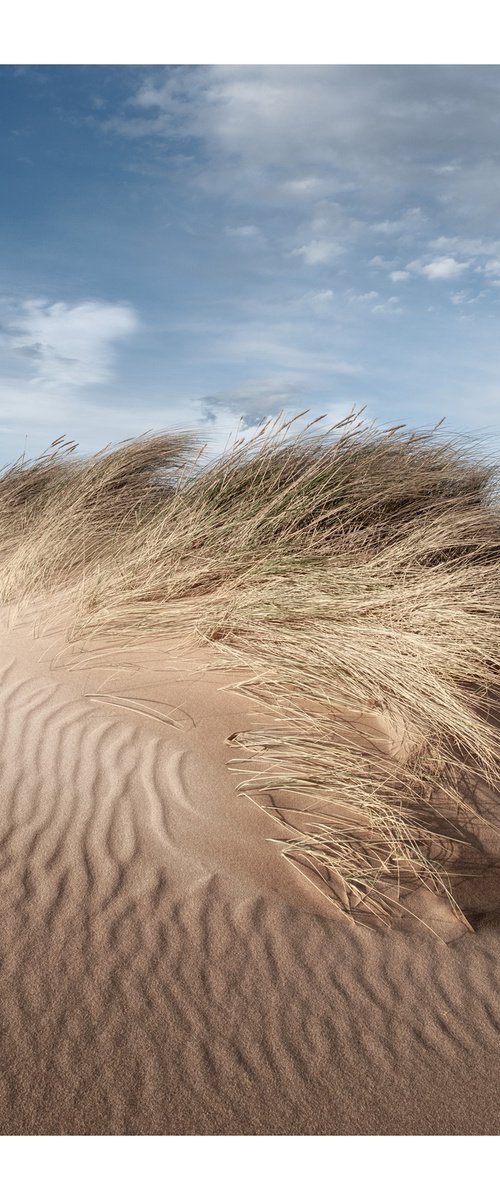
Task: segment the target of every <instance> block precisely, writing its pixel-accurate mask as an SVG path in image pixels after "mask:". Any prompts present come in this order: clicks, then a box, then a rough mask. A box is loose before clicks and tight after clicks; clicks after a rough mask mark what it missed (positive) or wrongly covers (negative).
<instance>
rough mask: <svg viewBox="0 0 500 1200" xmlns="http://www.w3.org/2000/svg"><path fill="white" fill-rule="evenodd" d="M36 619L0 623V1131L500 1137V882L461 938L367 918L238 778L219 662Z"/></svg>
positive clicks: (425, 897) (475, 896)
mask: <svg viewBox="0 0 500 1200" xmlns="http://www.w3.org/2000/svg"><path fill="white" fill-rule="evenodd" d="M44 622H45V626H46V618H43V619H42V614H41V613H38V614H37V611H36V610H33V609H32V610H31V611H27V612H26V613H24V614H13V613H10V614H8V613H4V620H3V629H2V651H1V661H0V739H1V740H0V745H1V748H2V750H1V753H2V766H1V804H0V852H1V853H0V953H1V959H2V970H1V974H0V1012H1V1018H2V1019H1V1025H0V1028H1V1033H0V1061H1V1063H2V1072H1V1081H0V1129H1V1132H2V1133H3V1134H101V1135H102V1134H355V1133H364V1134H370V1133H397V1134H403V1133H411V1134H425V1133H427V1134H438V1133H439V1134H465V1133H481V1134H485V1133H491V1134H498V1133H499V1132H500V1129H499V1117H498V1101H497V1091H498V1085H497V1080H498V1071H499V1068H500V1061H499V1060H500V1051H499V1047H498V1021H499V1018H500V1003H499V995H500V988H499V983H500V979H499V971H500V965H499V957H498V949H499V945H500V940H499V939H500V902H499V899H498V897H499V887H498V882H499V881H498V876H496V877H495V875H494V873H490V874H489V875H487V876H486V877H484V876H483V878H482V881H481V883H480V884H479V881H478V880H474V881H472V882H471V883H470V884H469V885H468V886H469V888H470V893H471V894H470V895H469V896H468V907H467V912H468V914H469V916H470V918H471V920H472V921H473V922H474V924H475V925H476V926H477V933H476V934H475V935H474V934H472V933H465V934H464V936H462V937H461V938H460V939H459V940H458V941H450V944H449V945H448V946H447V945H444V944H443V941H442V940H440V939H439V938H438V937H432V936H431V935H430V934H428V933H425V932H424V927H423V926H422V925H419V924H418V922H417V921H414V923H413V925H412V927H411V929H410V927H409V926H408V929H406V928H403V927H401V928H400V929H399V930H398V929H396V930H392V931H390V932H389V933H387V934H383V933H381V932H375V931H372V930H369V929H364V928H362V927H359V926H354V925H353V924H352V923H351V922H348V921H347V919H346V918H343V919H342V917H341V915H340V914H339V913H338V911H337V910H336V909H334V908H333V907H332V905H331V904H330V903H328V900H327V899H326V898H324V897H323V896H322V895H321V893H320V892H318V891H317V890H315V889H313V888H311V887H310V885H309V883H308V882H307V881H306V880H305V879H303V878H302V876H300V875H299V874H298V873H297V872H294V871H293V870H292V869H291V867H290V863H288V862H287V861H285V860H284V859H283V858H282V857H281V856H280V853H279V850H278V847H277V846H276V845H274V844H273V843H270V842H269V841H268V840H267V839H268V838H269V834H270V822H269V818H268V817H267V816H266V813H265V812H264V811H263V810H262V809H261V808H260V807H257V806H255V805H252V804H251V803H250V802H249V801H248V800H246V799H245V798H244V797H243V796H238V795H235V792H234V778H233V777H232V776H231V775H230V773H229V772H228V770H227V766H226V763H227V759H228V758H229V757H230V755H231V753H232V750H231V747H230V746H228V745H225V738H226V737H227V736H228V735H229V734H231V733H234V732H235V730H238V728H240V727H241V728H242V729H243V728H244V729H247V728H248V723H249V714H248V701H247V700H246V699H245V698H244V697H243V696H241V695H238V694H234V693H233V692H228V691H227V690H226V691H218V690H217V686H216V685H220V684H221V683H222V682H226V681H227V680H225V679H224V677H223V676H220V677H219V676H217V674H216V673H210V674H209V675H207V674H206V673H202V674H200V673H199V672H198V670H197V669H196V670H195V668H198V667H199V666H200V658H199V654H198V657H197V652H195V653H194V654H192V655H191V656H189V655H188V656H187V658H186V656H185V658H184V663H183V664H181V663H180V662H176V663H175V665H174V663H173V657H172V647H171V646H170V647H168V646H166V645H165V646H164V647H163V649H162V648H161V647H160V645H156V646H154V647H150V648H149V650H148V648H147V646H143V647H142V649H141V650H140V651H139V650H138V648H137V647H136V648H135V649H133V650H132V651H130V652H128V653H127V656H126V659H127V661H126V662H124V656H122V658H121V661H120V655H117V653H116V651H111V652H110V653H108V655H107V656H106V655H104V654H101V657H100V660H99V665H96V660H95V656H94V657H92V658H91V659H90V660H89V663H88V665H87V666H86V667H82V665H81V662H80V664H79V667H78V669H77V670H76V669H74V665H75V664H74V663H72V661H71V654H69V657H68V652H67V649H66V648H65V647H66V643H65V637H64V630H61V631H60V632H59V633H55V632H54V628H53V626H54V612H52V621H51V626H52V627H51V628H50V629H49V630H47V628H45V632H44ZM34 633H36V635H37V636H36V637H34V636H33V634H34ZM162 654H163V655H164V658H163V659H162ZM167 660H168V662H167ZM167 666H168V670H167ZM167 679H168V683H167V682H166V680H167ZM104 694H105V695H104ZM98 696H100V697H101V699H97V698H96V697H98ZM141 707H142V711H139V709H140V708H141ZM146 710H147V711H146ZM173 710H174V711H173ZM354 715H355V714H354ZM352 717H353V714H350V718H352ZM173 720H175V722H176V724H172V721H173ZM370 732H373V730H370ZM378 732H379V733H380V730H379V731H378ZM383 732H384V731H383ZM364 734H366V730H364V731H361V736H364ZM384 736H385V732H384ZM388 736H389V735H388ZM395 743H397V739H396V738H395V739H394V743H391V745H392V744H395ZM388 748H389V749H390V746H389V747H388V745H386V746H385V749H386V751H387V749H388ZM271 824H272V823H271ZM271 832H272V830H271ZM412 903H413V905H414V907H415V910H416V911H417V912H418V915H419V916H420V917H421V918H422V919H423V920H424V921H427V922H428V923H429V924H431V925H434V928H435V929H436V930H437V929H438V928H439V921H440V920H441V919H442V921H443V924H442V927H441V929H440V932H441V934H443V935H444V937H445V938H452V937H453V936H454V934H456V933H457V928H456V927H454V926H453V925H452V926H450V924H449V921H450V915H449V910H447V911H446V913H441V912H439V909H437V908H436V904H437V903H438V901H437V898H436V897H435V896H432V895H431V894H430V893H429V892H427V891H425V890H423V889H419V891H418V892H417V893H415V896H414V898H413V901H412ZM333 917H335V919H332V918H333ZM407 920H408V921H409V920H410V918H407ZM461 928H462V929H463V927H461Z"/></svg>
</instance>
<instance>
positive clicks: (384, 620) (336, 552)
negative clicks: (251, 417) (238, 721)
mask: <svg viewBox="0 0 500 1200" xmlns="http://www.w3.org/2000/svg"><path fill="white" fill-rule="evenodd" d="M199 450H200V448H199V446H198V443H197V440H196V438H194V437H193V436H192V435H190V434H172V435H169V434H154V435H153V434H148V435H145V436H144V437H142V438H138V439H135V440H133V441H129V442H126V443H123V444H121V445H119V446H117V447H115V448H111V449H110V448H106V449H105V450H104V451H102V452H100V453H99V454H97V455H94V456H91V457H87V458H78V457H77V456H76V455H75V446H74V444H73V443H68V442H63V441H61V440H59V442H58V443H54V444H53V445H52V446H51V447H50V449H49V451H48V452H47V453H46V454H44V455H42V456H41V457H40V458H38V459H35V460H34V461H25V460H24V459H22V460H19V461H18V462H17V463H14V464H13V465H12V466H11V467H9V468H7V469H6V470H4V471H3V473H2V474H1V475H0V597H1V599H2V601H3V602H4V603H11V602H17V601H20V600H24V599H28V598H35V597H44V598H46V597H48V596H50V595H51V594H53V593H54V592H56V591H57V590H58V589H59V590H60V589H65V590H66V591H67V592H68V590H69V592H70V593H71V594H72V595H73V597H74V604H73V625H72V631H71V637H72V638H73V639H74V640H76V641H81V642H82V643H83V642H84V643H85V644H86V645H87V646H88V645H89V644H90V645H91V644H97V643H98V642H99V640H100V639H101V640H102V639H103V638H105V639H106V641H107V643H108V644H109V643H110V642H111V643H115V644H118V643H120V642H121V643H122V644H123V642H124V640H125V639H127V641H130V640H133V639H134V638H136V639H141V638H144V637H150V636H151V635H162V636H165V635H170V634H172V635H175V636H176V637H178V636H179V635H182V636H183V637H186V638H188V639H195V640H196V641H198V642H200V643H203V642H206V643H210V644H211V645H212V646H213V647H214V651H216V653H217V663H218V664H219V665H223V666H227V667H228V668H231V669H234V668H236V669H237V670H238V671H241V673H242V679H243V682H242V683H241V684H240V685H239V686H240V688H241V690H243V691H244V693H245V694H247V695H248V696H249V697H251V698H252V700H253V701H255V702H256V704H257V706H258V712H259V714H260V717H259V722H258V727H255V722H254V724H253V725H252V728H251V729H249V730H248V731H246V732H243V733H238V734H237V735H235V736H234V738H233V739H232V742H233V745H234V747H235V751H236V758H235V760H234V761H233V763H232V768H233V769H234V770H235V771H236V772H239V773H241V778H240V781H239V784H238V787H239V789H240V791H242V792H244V793H245V794H248V795H249V796H250V797H251V798H253V799H256V800H257V801H258V802H259V803H260V804H262V805H263V806H264V807H266V808H268V810H269V811H270V812H271V814H272V815H273V816H274V817H275V819H276V820H277V821H278V823H279V825H280V826H281V827H282V836H281V838H280V839H278V840H279V842H280V845H281V847H282V850H283V852H284V854H285V855H286V856H287V857H290V858H291V859H292V860H293V862H294V864H295V865H296V866H297V867H298V869H300V870H303V871H305V872H306V874H307V875H308V877H309V878H310V879H311V882H313V883H315V884H316V886H319V887H320V888H321V889H322V890H323V891H324V892H326V893H327V894H328V895H329V896H330V897H331V898H332V900H333V902H334V903H337V904H338V905H339V906H340V907H342V908H343V909H345V910H347V911H349V912H350V913H352V914H354V915H359V914H369V915H372V916H373V917H374V918H376V919H377V920H378V919H383V920H390V919H392V917H393V916H394V915H396V914H397V913H398V912H399V911H400V909H401V905H402V904H404V901H405V897H406V896H407V895H408V893H409V892H410V891H411V890H412V888H414V887H415V886H416V885H417V884H422V883H424V884H425V885H427V886H428V887H430V888H431V889H432V890H434V891H436V892H439V893H442V894H445V895H446V896H448V898H449V901H450V904H451V905H452V907H454V908H455V911H458V909H457V906H456V903H455V901H454V899H453V889H452V882H453V877H454V873H455V874H457V875H460V872H462V873H463V872H464V871H465V870H466V869H468V864H469V863H470V861H471V860H472V859H473V858H474V854H473V853H472V852H471V849H470V842H469V841H468V839H467V836H464V830H465V829H466V827H467V821H468V815H469V814H470V809H469V808H468V806H467V803H466V801H465V798H464V797H465V790H464V779H466V780H469V781H470V780H471V779H473V780H474V781H476V782H480V783H481V784H486V785H487V786H489V787H491V786H493V785H494V783H495V781H496V779H497V775H498V763H499V735H498V732H497V729H496V725H495V721H494V719H493V717H494V703H493V698H494V697H495V695H496V694H497V693H498V683H499V671H500V657H499V646H500V641H499V632H500V628H499V618H500V505H499V500H498V468H497V467H496V466H495V465H494V464H492V463H489V462H488V461H486V460H484V459H483V458H482V457H481V455H480V454H479V452H478V450H477V448H475V447H474V444H473V443H471V444H467V443H466V442H465V441H464V440H463V439H462V440H460V439H457V438H452V439H448V440H447V439H446V438H444V437H443V434H442V431H440V430H438V429H435V430H432V431H430V432H428V433H411V432H408V431H406V430H405V429H404V428H401V427H399V428H395V429H391V430H381V429H377V428H374V427H373V426H370V425H367V424H366V423H365V422H364V421H363V420H362V419H361V418H360V417H359V416H358V415H356V414H351V416H349V417H348V418H347V419H346V420H344V421H343V422H340V423H339V424H338V425H336V426H334V427H333V428H331V429H324V428H323V425H322V423H321V422H320V423H319V424H318V423H316V422H314V423H312V424H311V425H310V426H309V427H307V428H306V430H302V431H301V432H298V433H297V432H295V431H294V424H293V422H286V421H284V420H282V419H280V420H278V421H274V422H271V423H267V424H265V425H264V424H263V425H262V426H261V427H260V429H259V431H258V433H257V434H256V435H255V436H254V437H253V438H251V439H249V440H240V441H239V442H238V443H236V444H235V445H233V446H231V447H230V448H229V449H228V450H227V451H226V452H225V453H224V454H222V455H221V456H220V457H219V458H218V459H217V460H216V461H214V462H211V463H209V464H208V465H206V466H201V465H200V459H199ZM249 676H250V677H251V678H249ZM377 722H378V725H377ZM380 728H384V729H385V730H386V732H387V730H389V734H390V730H391V729H392V730H393V731H396V732H395V733H394V738H393V743H392V751H391V750H390V746H389V743H390V741H391V738H390V736H389V735H387V736H386V739H385V743H384V739H383V738H382V741H381V739H380V736H377V735H376V731H377V729H380ZM374 731H375V732H374ZM387 737H389V741H387Z"/></svg>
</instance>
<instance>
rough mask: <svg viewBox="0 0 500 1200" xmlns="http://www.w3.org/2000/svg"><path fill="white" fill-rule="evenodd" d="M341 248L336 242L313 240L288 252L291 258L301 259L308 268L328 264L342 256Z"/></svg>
mask: <svg viewBox="0 0 500 1200" xmlns="http://www.w3.org/2000/svg"><path fill="white" fill-rule="evenodd" d="M342 252H343V248H342V247H341V246H339V245H338V243H337V242H333V241H329V240H327V239H325V238H314V239H313V241H311V242H307V243H306V245H304V246H297V247H296V249H295V250H291V251H290V256H291V257H292V258H294V257H296V258H302V259H303V260H304V262H305V263H307V265H308V266H310V267H314V266H317V265H318V264H320V263H329V262H331V261H332V259H334V258H337V257H338V255H339V254H342Z"/></svg>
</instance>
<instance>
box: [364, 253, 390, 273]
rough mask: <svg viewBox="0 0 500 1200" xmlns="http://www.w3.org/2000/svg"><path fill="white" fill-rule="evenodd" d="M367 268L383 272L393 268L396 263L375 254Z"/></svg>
mask: <svg viewBox="0 0 500 1200" xmlns="http://www.w3.org/2000/svg"><path fill="white" fill-rule="evenodd" d="M368 266H369V267H377V269H378V270H380V271H383V270H389V269H390V268H391V267H395V266H396V263H395V262H394V260H393V259H389V258H384V256H383V255H382V254H376V255H375V258H371V259H370V261H369V263H368Z"/></svg>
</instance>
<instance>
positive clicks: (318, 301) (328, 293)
mask: <svg viewBox="0 0 500 1200" xmlns="http://www.w3.org/2000/svg"><path fill="white" fill-rule="evenodd" d="M333 297H334V292H332V289H331V288H322V289H321V290H320V291H319V292H305V293H304V295H303V296H301V298H300V299H301V303H302V304H312V305H313V307H314V308H318V307H319V308H324V307H325V306H327V305H329V304H331V302H332V300H333Z"/></svg>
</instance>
